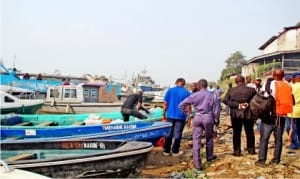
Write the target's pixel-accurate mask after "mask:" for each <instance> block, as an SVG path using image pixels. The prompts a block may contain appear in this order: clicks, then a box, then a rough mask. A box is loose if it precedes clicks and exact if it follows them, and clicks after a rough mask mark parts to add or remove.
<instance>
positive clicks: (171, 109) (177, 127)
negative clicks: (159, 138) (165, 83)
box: [163, 78, 190, 156]
mask: <svg viewBox="0 0 300 179" xmlns="http://www.w3.org/2000/svg"><path fill="white" fill-rule="evenodd" d="M175 84H176V86H175V87H173V88H170V89H169V90H168V91H167V93H166V95H165V97H164V101H165V103H164V111H163V117H164V118H166V119H167V122H171V123H172V124H173V125H172V128H171V131H170V133H169V134H168V136H166V140H165V144H164V147H163V148H164V152H163V154H164V155H171V152H172V155H173V156H179V155H181V154H182V153H183V152H182V151H179V148H180V141H181V137H182V132H183V128H184V125H185V120H186V114H184V113H183V112H181V111H180V110H179V108H178V105H179V103H180V102H181V101H183V100H184V99H185V98H186V97H188V96H189V95H190V93H189V91H188V90H186V89H185V88H184V86H185V79H183V78H178V79H177V80H176V82H175ZM173 133H174V134H173ZM173 136H174V143H173V145H172V139H173ZM171 147H172V151H171Z"/></svg>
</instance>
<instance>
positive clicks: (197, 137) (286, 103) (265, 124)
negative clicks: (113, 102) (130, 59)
mask: <svg viewBox="0 0 300 179" xmlns="http://www.w3.org/2000/svg"><path fill="white" fill-rule="evenodd" d="M286 77H287V75H285V74H284V71H283V70H281V69H276V70H275V71H274V72H273V77H272V78H268V79H267V80H266V82H265V83H264V85H262V79H260V78H256V79H255V80H254V81H252V79H251V77H243V76H241V75H238V76H237V77H236V79H235V83H236V85H235V86H234V87H233V85H232V84H231V83H230V84H228V90H227V92H226V94H225V97H223V99H222V94H223V93H224V91H223V90H222V89H220V86H218V85H217V86H216V88H214V87H213V86H212V85H208V82H207V80H205V79H200V80H199V81H198V82H195V83H192V84H191V89H190V91H189V90H187V89H186V88H185V87H184V86H185V79H184V78H178V79H177V80H176V81H175V87H173V88H169V89H168V90H167V92H166V94H165V96H164V106H163V119H165V121H168V122H170V123H172V128H171V130H170V132H169V134H168V135H167V136H166V137H165V142H164V145H163V155H166V156H179V155H182V154H183V151H180V143H181V138H182V132H183V129H184V126H185V125H186V124H188V125H189V124H191V121H192V136H193V164H194V167H195V169H197V170H203V169H204V168H203V164H202V157H201V155H200V151H201V138H202V137H203V136H205V138H206V155H205V156H206V161H213V160H215V159H217V156H216V155H215V154H214V132H215V131H214V130H215V127H216V126H218V125H219V123H220V119H219V118H220V111H221V103H222V102H223V103H224V104H225V105H226V113H229V114H230V118H231V123H232V129H233V135H232V138H233V140H232V141H233V152H232V155H233V156H236V157H241V156H243V155H242V150H241V133H242V128H243V127H244V130H245V133H246V146H247V150H246V151H247V152H248V154H250V155H255V154H257V152H258V160H257V161H256V162H255V164H256V165H257V166H265V165H266V164H265V162H266V159H267V150H268V144H269V139H270V136H271V134H272V133H274V137H275V140H274V141H275V147H274V154H273V158H272V160H271V162H270V164H272V165H273V164H279V163H280V161H281V153H282V147H283V133H284V131H285V130H286V131H287V132H288V134H289V136H290V137H289V139H290V144H289V146H288V147H289V148H291V149H299V148H300V73H294V74H292V75H289V77H290V81H287V80H286V79H287V78H286ZM258 93H260V94H262V95H264V96H265V97H268V98H269V99H271V100H270V102H269V103H270V104H269V106H270V107H268V109H267V110H268V111H267V112H265V113H263V114H261V115H258V116H257V115H253V112H252V111H251V109H250V107H249V106H250V105H251V102H252V101H253V98H254V96H256V95H257V94H258ZM128 101H129V102H128ZM128 101H127V102H126V101H125V103H124V105H123V107H122V110H121V112H122V114H123V116H124V119H126V121H127V119H128V116H129V115H134V116H136V117H138V118H141V119H145V118H146V116H145V115H142V114H141V113H139V112H138V109H143V110H144V108H143V107H142V93H141V92H140V93H139V94H134V96H133V97H132V98H129V99H128ZM129 103H130V104H134V105H128V104H129ZM135 105H137V106H138V109H137V110H136V107H135ZM146 112H148V111H146ZM257 121H259V123H258V126H259V127H258V128H257V130H258V131H259V132H260V139H259V150H258V151H256V149H255V132H254V125H255V123H256V122H257ZM285 125H286V126H285Z"/></svg>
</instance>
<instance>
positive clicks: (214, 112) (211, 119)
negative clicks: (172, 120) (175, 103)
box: [179, 79, 220, 170]
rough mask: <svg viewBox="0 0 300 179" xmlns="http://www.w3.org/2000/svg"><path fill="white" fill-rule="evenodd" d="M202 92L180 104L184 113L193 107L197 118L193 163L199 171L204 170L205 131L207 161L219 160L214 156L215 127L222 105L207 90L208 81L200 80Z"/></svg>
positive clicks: (194, 125)
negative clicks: (202, 151) (203, 141)
mask: <svg viewBox="0 0 300 179" xmlns="http://www.w3.org/2000/svg"><path fill="white" fill-rule="evenodd" d="M199 87H200V91H198V92H196V93H193V94H191V95H190V96H189V97H187V98H186V99H185V100H183V101H182V102H181V103H180V104H179V108H180V110H182V111H186V108H187V107H188V106H189V105H193V107H194V109H195V116H194V120H193V162H194V167H195V168H196V169H197V170H203V165H202V161H201V153H200V150H201V136H202V134H203V130H204V131H205V137H206V160H207V161H212V160H215V159H216V158H217V156H216V155H214V139H213V136H214V135H213V134H214V125H218V124H219V115H220V105H219V102H218V98H217V96H216V95H215V94H213V93H211V92H209V91H208V90H207V81H206V80H205V79H201V80H199Z"/></svg>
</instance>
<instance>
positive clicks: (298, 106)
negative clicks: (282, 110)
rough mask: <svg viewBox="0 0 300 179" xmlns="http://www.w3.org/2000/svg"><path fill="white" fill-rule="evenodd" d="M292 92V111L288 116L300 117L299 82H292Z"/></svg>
mask: <svg viewBox="0 0 300 179" xmlns="http://www.w3.org/2000/svg"><path fill="white" fill-rule="evenodd" d="M292 93H293V96H294V99H295V105H294V106H293V113H292V114H289V117H294V118H300V82H296V83H294V84H292Z"/></svg>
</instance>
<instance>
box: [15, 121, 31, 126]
mask: <svg viewBox="0 0 300 179" xmlns="http://www.w3.org/2000/svg"><path fill="white" fill-rule="evenodd" d="M15 126H32V122H21V123H18V124H15Z"/></svg>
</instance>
